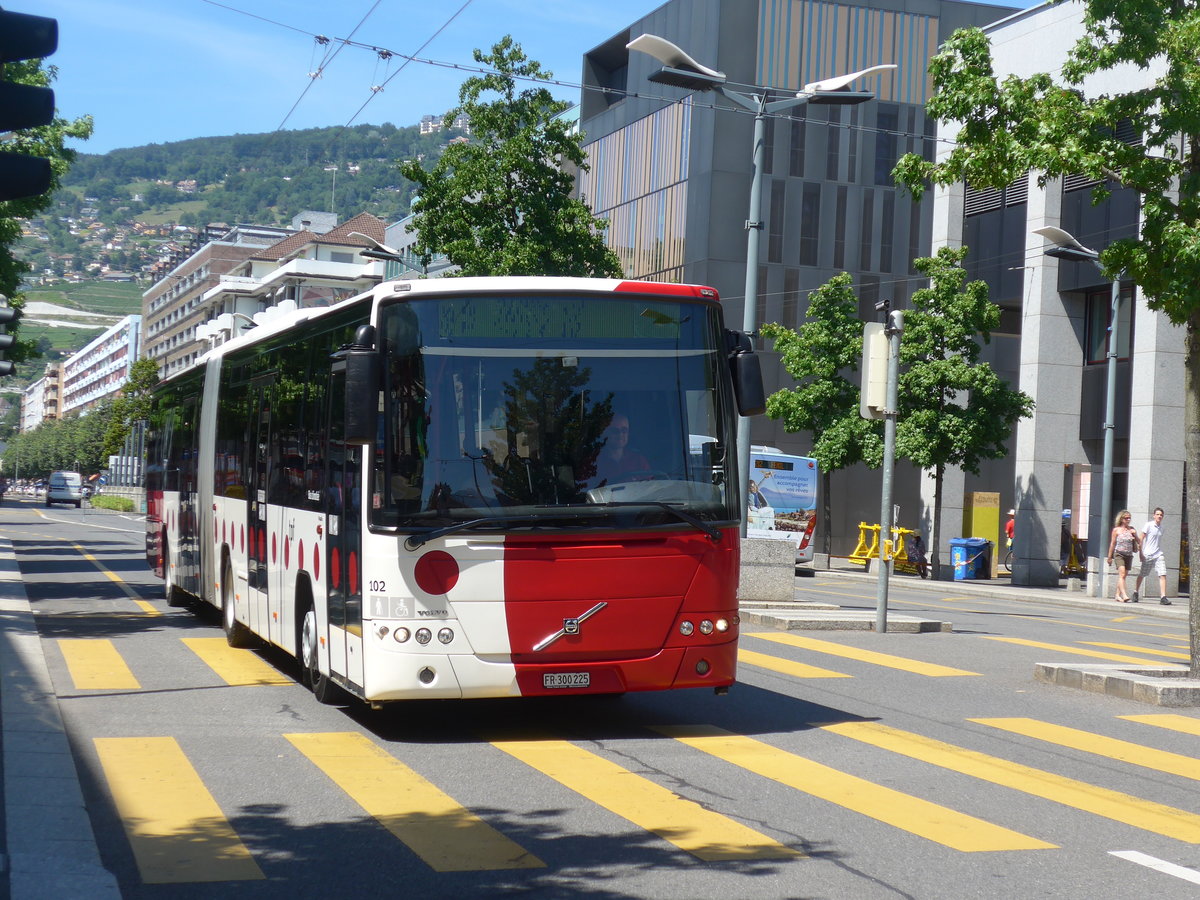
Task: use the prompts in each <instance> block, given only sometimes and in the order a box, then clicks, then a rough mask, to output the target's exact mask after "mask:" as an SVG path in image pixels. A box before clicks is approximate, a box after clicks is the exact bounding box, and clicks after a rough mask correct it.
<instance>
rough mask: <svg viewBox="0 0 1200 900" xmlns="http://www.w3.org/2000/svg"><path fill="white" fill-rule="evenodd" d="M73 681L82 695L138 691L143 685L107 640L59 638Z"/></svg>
mask: <svg viewBox="0 0 1200 900" xmlns="http://www.w3.org/2000/svg"><path fill="white" fill-rule="evenodd" d="M58 647H59V649H60V650H61V651H62V655H63V659H65V660H66V661H67V671H68V672H70V673H71V681H73V682H74V683H75V687H76V689H77V690H81V691H136V690H138V689H139V688H140V687H141V685H140V684H139V683H138V680H137V678H135V677H134V675H133V672H132V671H130V668H129V666H127V665H125V660H124V659H122V658H121V654H120V653H118V652H117V648H116V647H115V646H114V645H113V642H112V641H110V640H108V639H107V638H59V639H58Z"/></svg>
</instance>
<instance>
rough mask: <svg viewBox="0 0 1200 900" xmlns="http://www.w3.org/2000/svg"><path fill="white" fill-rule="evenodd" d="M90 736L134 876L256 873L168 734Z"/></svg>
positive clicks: (163, 880)
mask: <svg viewBox="0 0 1200 900" xmlns="http://www.w3.org/2000/svg"><path fill="white" fill-rule="evenodd" d="M95 744H96V752H97V753H98V754H99V756H100V765H101V766H102V767H103V769H104V775H105V778H106V779H107V780H108V785H109V788H110V790H111V791H112V795H113V801H114V802H115V803H116V807H117V813H118V814H119V815H120V817H121V822H122V824H123V825H124V827H125V833H126V835H127V836H128V837H129V844H130V847H131V848H132V850H133V856H134V859H135V860H136V862H137V866H138V871H139V872H141V875H142V881H144V882H145V883H147V884H177V883H180V882H189V881H249V880H261V879H262V878H263V873H262V870H260V869H259V868H258V864H257V863H255V861H254V858H253V857H252V856H251V855H250V851H249V850H247V849H246V846H245V844H243V843H242V841H241V839H240V838H239V837H238V835H237V832H236V831H234V829H233V826H231V825H230V824H229V820H228V819H226V818H225V815H224V813H222V812H221V808H220V807H219V806H218V805H217V802H216V800H214V799H213V796H212V794H210V793H209V792H208V790H207V788H205V787H204V784H203V782H201V780H200V776H199V775H198V774H197V773H196V770H195V769H194V768H193V767H192V764H191V762H189V761H188V758H187V757H186V756H185V755H184V753H183V750H182V748H180V746H179V744H178V743H176V741H175V739H174V738H169V737H146V738H96V739H95Z"/></svg>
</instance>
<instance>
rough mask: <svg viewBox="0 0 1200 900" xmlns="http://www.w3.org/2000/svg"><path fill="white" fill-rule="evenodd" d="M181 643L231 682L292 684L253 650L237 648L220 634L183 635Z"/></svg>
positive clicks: (242, 683)
mask: <svg viewBox="0 0 1200 900" xmlns="http://www.w3.org/2000/svg"><path fill="white" fill-rule="evenodd" d="M182 640H183V643H184V646H186V647H187V648H188V649H189V650H191V651H192V652H193V653H195V654H196V655H197V656H198V657H200V659H202V660H203V661H204V662H205V664H206V665H207V666H208V667H209V668H210V669H212V670H213V671H214V672H216V673H217V675H219V676H220V677H221V680H222V681H224V682H225V683H226V684H229V685H234V686H242V685H250V684H295V682H294V681H292V679H290V678H288V677H287V676H286V675H284V674H283V673H282V672H280V671H279V670H278V669H276V668H275V667H274V666H272V665H270V664H268V663H267V662H265V661H264V660H263V659H262V657H260V656H259V655H258V654H256V653H255V652H254V651H253V650H238V649H236V648H234V647H230V646H229V642H228V641H226V640H225V638H223V637H219V638H183V639H182Z"/></svg>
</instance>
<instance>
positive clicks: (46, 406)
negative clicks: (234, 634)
mask: <svg viewBox="0 0 1200 900" xmlns="http://www.w3.org/2000/svg"><path fill="white" fill-rule="evenodd" d="M62 367H63V364H62V363H61V362H56V363H51V364H50V365H48V366H46V372H45V374H44V375H43V376H42V377H41V378H39V379H38V380H37V381H35V382H34V383H33V384H31V385H29V387H27V388H26V389H25V390H24V391H23V392H22V393H21V431H22V432H25V431H32V430H33V429H35V428H37V427H38V426H39V425H41V424H42V422H45V421H47V420H53V419H57V418H59V407H60V405H61V402H60V399H61V397H60V395H61V389H62Z"/></svg>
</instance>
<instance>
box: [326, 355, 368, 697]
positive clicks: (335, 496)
mask: <svg viewBox="0 0 1200 900" xmlns="http://www.w3.org/2000/svg"><path fill="white" fill-rule="evenodd" d="M345 408H346V364H345V362H344V361H342V360H339V361H335V362H334V364H333V371H332V374H331V378H330V382H329V423H328V428H327V429H326V431H325V433H326V435H327V436H328V440H329V447H328V452H327V453H326V455H325V458H326V460H327V461H328V470H327V474H326V485H327V490H326V491H325V496H326V497H327V498H328V500H327V502H328V507H327V509H328V520H327V521H328V531H329V535H328V539H327V541H326V554H327V557H326V565H325V578H326V597H327V598H328V613H329V670H330V671H331V672H336V673H338V674H339V675H344V676H345V677H346V678H347V679H349V680H350V681H351V682H352V683H353V684H356V685H359V686H360V687H361V686H362V684H363V660H362V597H363V585H362V447H361V446H359V445H357V444H347V443H346V441H345V434H346V428H345V425H346V420H345Z"/></svg>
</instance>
